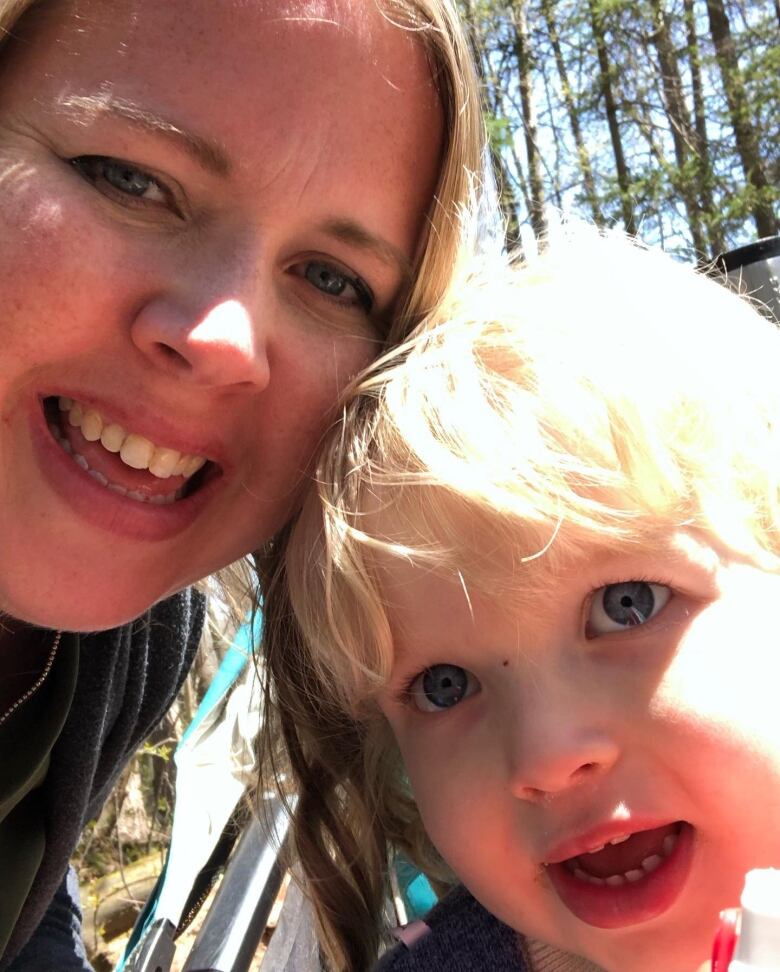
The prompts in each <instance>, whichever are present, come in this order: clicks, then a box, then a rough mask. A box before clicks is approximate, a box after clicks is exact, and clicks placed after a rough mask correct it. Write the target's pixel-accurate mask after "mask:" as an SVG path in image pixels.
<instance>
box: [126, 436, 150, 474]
mask: <svg viewBox="0 0 780 972" xmlns="http://www.w3.org/2000/svg"><path fill="white" fill-rule="evenodd" d="M119 455H120V456H121V458H122V462H123V463H125V465H127V466H131V467H132V468H133V469H148V468H149V463H150V462H151V459H152V456H153V455H154V446H153V445H152V443H151V442H150V441H149V440H148V439H145V438H144V437H143V436H142V435H136V434H135V432H131V433H130V435H128V437H127V438H126V439H125V441H124V442H123V443H122V448H121V449H120V450H119Z"/></svg>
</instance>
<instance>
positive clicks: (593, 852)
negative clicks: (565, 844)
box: [588, 844, 606, 854]
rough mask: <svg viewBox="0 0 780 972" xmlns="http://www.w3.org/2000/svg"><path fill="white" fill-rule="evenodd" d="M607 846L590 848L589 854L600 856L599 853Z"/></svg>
mask: <svg viewBox="0 0 780 972" xmlns="http://www.w3.org/2000/svg"><path fill="white" fill-rule="evenodd" d="M605 846H606V845H605V844H596V846H595V847H590V848H588V854H598V852H599V851H601V850H604V847H605Z"/></svg>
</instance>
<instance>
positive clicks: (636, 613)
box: [587, 581, 672, 636]
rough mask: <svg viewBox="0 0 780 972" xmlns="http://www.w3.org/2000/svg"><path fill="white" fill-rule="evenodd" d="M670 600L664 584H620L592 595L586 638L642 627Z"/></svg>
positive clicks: (670, 594) (632, 582)
mask: <svg viewBox="0 0 780 972" xmlns="http://www.w3.org/2000/svg"><path fill="white" fill-rule="evenodd" d="M671 596H672V592H671V590H670V589H669V588H668V587H666V586H665V585H664V584H650V583H648V582H647V581H621V583H619V584H607V586H606V587H600V588H599V589H598V590H597V591H594V592H593V598H592V600H591V604H590V611H589V614H588V623H587V631H588V634H589V635H590V636H595V635H600V634H608V633H609V632H611V631H623V630H625V629H626V628H632V627H636V626H637V625H640V624H645V622H647V621H649V620H650V618H652V617H654V616H655V615H656V614H658V612H659V611H660V610H661V609H662V608H664V607H665V606H666V604H667V602H668V601H669V598H670V597H671Z"/></svg>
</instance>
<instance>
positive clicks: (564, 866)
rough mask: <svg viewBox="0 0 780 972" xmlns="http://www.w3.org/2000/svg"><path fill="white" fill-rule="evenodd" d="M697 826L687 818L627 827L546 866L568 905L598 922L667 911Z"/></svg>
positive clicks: (631, 920)
mask: <svg viewBox="0 0 780 972" xmlns="http://www.w3.org/2000/svg"><path fill="white" fill-rule="evenodd" d="M693 833H694V831H693V828H692V827H691V825H690V824H688V823H686V822H685V821H682V820H678V821H676V822H674V823H670V824H665V825H664V826H662V827H655V828H653V829H651V830H638V831H634V832H628V831H627V832H626V833H625V834H620V835H618V836H617V837H614V838H612V840H611V841H609V842H608V843H607V844H605V845H604V846H602V847H597V848H593V849H592V850H591V851H589V852H587V853H583V854H578V855H577V856H575V857H570V858H567V859H566V860H562V861H556V862H554V863H549V864H547V865H546V866H545V871H546V873H547V874H548V876H549V878H550V882H551V883H552V885H553V887H554V889H555V891H556V892H557V894H558V896H559V897H560V898H561V900H562V901H563V903H564V904H565V905H566V906H567V907H568V908H569V910H570V911H571V912H572V913H573V914H574V915H576V916H577V917H578V918H580V919H581V920H582V921H584V922H587V923H588V924H589V925H594V926H595V927H597V928H622V927H623V926H625V925H632V924H637V923H639V922H642V921H648V920H649V919H651V918H654V917H656V916H657V915H659V914H661V913H662V912H664V911H666V910H667V909H668V908H670V907H671V905H672V904H673V903H674V901H675V900H676V899H677V897H678V895H679V893H680V892H681V891H682V888H683V885H684V884H685V880H686V878H687V876H688V871H689V869H690V864H691V857H692V850H693Z"/></svg>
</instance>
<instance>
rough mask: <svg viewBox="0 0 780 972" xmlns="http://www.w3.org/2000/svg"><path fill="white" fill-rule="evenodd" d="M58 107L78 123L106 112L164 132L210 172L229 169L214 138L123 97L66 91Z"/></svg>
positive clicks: (154, 131) (225, 171)
mask: <svg viewBox="0 0 780 972" xmlns="http://www.w3.org/2000/svg"><path fill="white" fill-rule="evenodd" d="M57 107H58V109H59V110H61V111H64V112H66V113H67V114H69V115H72V116H73V117H74V120H75V121H76V122H77V123H78V124H81V125H87V124H90V123H91V122H93V121H94V120H95V119H97V118H100V117H105V116H109V117H115V118H121V119H122V120H123V121H129V122H130V123H131V124H133V125H136V126H138V127H140V128H143V129H144V131H147V132H152V133H153V134H156V135H162V136H164V137H165V138H167V139H168V140H170V141H171V142H173V143H174V144H175V145H176V146H178V148H180V149H183V150H184V151H185V152H186V153H187V154H188V155H189V156H190V157H191V158H193V159H194V160H195V161H196V162H197V163H198V164H199V165H200V166H202V167H203V168H204V169H207V170H208V171H209V172H213V173H214V174H215V175H218V176H223V177H224V176H226V175H228V174H229V172H230V168H231V166H230V160H229V159H228V157H227V155H226V154H225V152H224V150H223V149H222V148H221V147H220V146H219V145H218V144H217V143H216V142H215V141H213V140H212V139H209V138H204V137H203V136H202V135H196V134H195V133H194V132H191V131H189V130H188V129H186V128H184V127H183V126H181V125H177V124H176V123H175V122H172V121H170V120H169V119H167V118H164V117H163V116H162V115H158V114H156V113H155V112H153V111H150V110H149V109H148V108H142V107H141V106H140V105H137V104H135V103H134V102H132V101H128V100H127V99H126V98H115V97H114V96H113V95H111V94H110V93H107V92H105V93H104V92H101V93H100V94H96V95H68V96H66V97H62V98H60V99H58V101H57Z"/></svg>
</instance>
